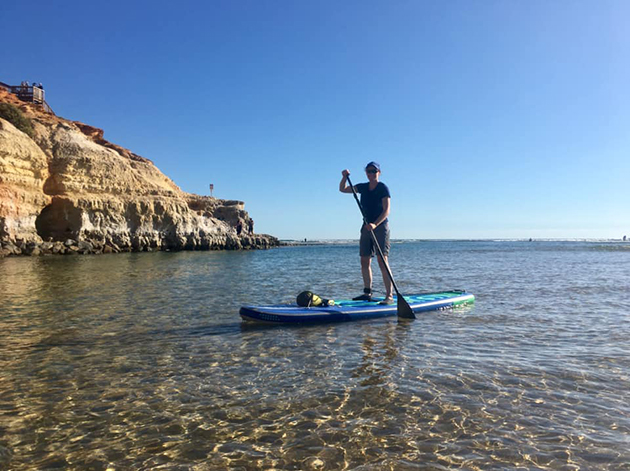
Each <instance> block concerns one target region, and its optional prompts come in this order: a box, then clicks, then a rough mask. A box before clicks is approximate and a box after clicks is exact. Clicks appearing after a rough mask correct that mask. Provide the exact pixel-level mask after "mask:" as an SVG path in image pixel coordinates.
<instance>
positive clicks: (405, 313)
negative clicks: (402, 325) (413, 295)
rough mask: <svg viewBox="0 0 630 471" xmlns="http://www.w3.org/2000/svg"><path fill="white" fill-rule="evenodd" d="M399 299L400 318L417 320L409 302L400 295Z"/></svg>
mask: <svg viewBox="0 0 630 471" xmlns="http://www.w3.org/2000/svg"><path fill="white" fill-rule="evenodd" d="M397 299H398V304H397V308H398V317H402V318H403V319H415V318H416V315H415V314H414V313H413V310H412V309H411V306H410V305H409V303H408V302H407V300H406V299H405V298H403V297H402V296H401V295H398V297H397Z"/></svg>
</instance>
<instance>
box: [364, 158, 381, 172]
mask: <svg viewBox="0 0 630 471" xmlns="http://www.w3.org/2000/svg"><path fill="white" fill-rule="evenodd" d="M368 167H374V168H375V169H376V170H378V171H379V172H380V171H381V166H380V165H379V164H378V163H376V162H374V161H372V162H370V163H368V164H367V165H366V166H365V169H366V170H367V169H368Z"/></svg>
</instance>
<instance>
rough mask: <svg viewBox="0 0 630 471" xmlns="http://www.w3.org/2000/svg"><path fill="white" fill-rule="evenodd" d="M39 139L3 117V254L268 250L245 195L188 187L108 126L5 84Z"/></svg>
mask: <svg viewBox="0 0 630 471" xmlns="http://www.w3.org/2000/svg"><path fill="white" fill-rule="evenodd" d="M0 102H6V103H11V104H13V105H15V106H17V107H18V108H19V109H20V110H21V111H22V113H23V114H24V115H25V116H26V117H28V118H30V120H31V123H32V126H33V137H32V138H31V137H29V135H27V134H25V133H24V132H22V131H20V130H18V129H17V128H16V127H14V126H13V125H12V124H11V123H10V122H8V121H6V120H4V119H1V118H0V256H2V255H10V254H19V253H28V254H35V255H37V254H40V253H77V252H79V253H98V252H120V251H132V250H133V251H142V250H182V249H185V250H207V249H240V248H267V247H271V246H275V245H278V240H277V239H276V238H274V237H272V236H268V235H257V234H254V233H253V231H250V230H249V228H250V222H251V218H250V217H249V215H248V214H247V212H246V211H245V209H244V203H243V202H240V201H226V200H221V199H217V198H210V197H205V196H198V195H193V194H190V193H185V192H183V191H182V190H181V189H180V188H179V187H178V186H177V185H175V183H173V182H172V181H171V180H170V179H169V178H168V177H166V176H165V175H164V174H163V173H162V172H160V171H159V170H158V168H157V167H156V166H155V165H153V163H152V162H151V161H150V160H148V159H145V158H143V157H140V156H138V155H136V154H134V153H133V152H131V151H129V150H127V149H124V148H122V147H120V146H117V145H115V144H112V143H110V142H108V141H106V140H105V139H104V138H103V131H102V130H100V129H97V128H94V127H91V126H88V125H86V124H83V123H79V122H72V121H68V120H65V119H62V118H59V117H57V116H54V115H51V114H48V113H45V112H44V111H43V110H42V109H40V108H39V107H38V106H36V105H31V104H27V103H23V102H21V101H19V100H18V99H17V97H15V96H13V95H11V94H9V93H7V92H5V91H3V90H0Z"/></svg>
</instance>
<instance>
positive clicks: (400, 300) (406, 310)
mask: <svg viewBox="0 0 630 471" xmlns="http://www.w3.org/2000/svg"><path fill="white" fill-rule="evenodd" d="M346 179H347V180H348V184H349V185H350V188H351V189H352V195H353V196H354V200H355V201H356V202H357V205H358V206H359V209H360V210H361V215H362V216H363V223H364V224H365V225H367V224H369V223H368V220H367V217H366V215H365V210H364V209H363V205H362V204H361V201H359V197H358V196H357V192H356V191H355V189H354V185H353V184H352V180H350V175H347V176H346ZM366 230H367V229H366ZM369 232H370V234H371V236H372V242H374V247H376V252H377V253H378V256H379V257H381V261H382V262H383V265H384V266H385V270H386V271H387V275H388V276H389V280H390V281H391V282H392V286H393V287H394V290H395V291H396V295H397V296H398V315H399V316H400V317H407V318H415V316H414V314H413V311H412V310H411V306H409V303H407V301H406V300H405V298H404V297H403V295H402V294H400V291H398V287H397V286H396V282H395V281H394V275H392V271H391V270H390V268H389V264H388V263H387V260H385V256H384V255H383V251H382V250H381V246H380V245H379V243H378V240H376V234H374V231H369ZM401 306H402V307H401ZM402 311H404V312H402Z"/></svg>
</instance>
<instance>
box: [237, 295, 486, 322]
mask: <svg viewBox="0 0 630 471" xmlns="http://www.w3.org/2000/svg"><path fill="white" fill-rule="evenodd" d="M404 298H405V300H406V301H407V303H409V306H410V307H411V310H412V311H413V312H414V314H418V313H420V312H425V311H433V310H438V309H449V308H453V307H456V306H461V305H465V304H471V303H474V301H475V296H474V295H473V294H471V293H468V292H466V291H464V290H451V291H441V292H436V293H422V294H411V295H404ZM382 299H383V298H373V301H351V300H341V301H335V305H334V306H325V307H301V306H298V305H297V304H296V303H293V304H269V305H261V306H243V307H241V310H240V315H241V317H242V318H243V320H245V321H254V322H267V323H316V322H344V321H353V320H360V319H371V318H376V317H389V316H395V315H397V306H396V301H397V299H396V296H394V303H393V304H389V305H382V304H378V302H379V301H380V300H382Z"/></svg>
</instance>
